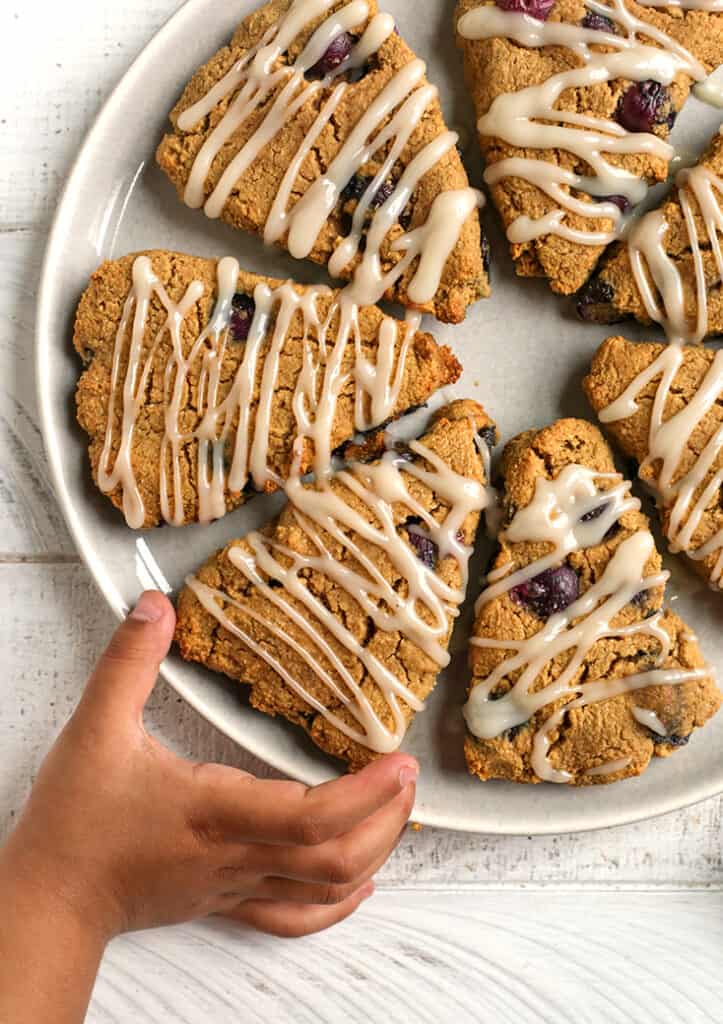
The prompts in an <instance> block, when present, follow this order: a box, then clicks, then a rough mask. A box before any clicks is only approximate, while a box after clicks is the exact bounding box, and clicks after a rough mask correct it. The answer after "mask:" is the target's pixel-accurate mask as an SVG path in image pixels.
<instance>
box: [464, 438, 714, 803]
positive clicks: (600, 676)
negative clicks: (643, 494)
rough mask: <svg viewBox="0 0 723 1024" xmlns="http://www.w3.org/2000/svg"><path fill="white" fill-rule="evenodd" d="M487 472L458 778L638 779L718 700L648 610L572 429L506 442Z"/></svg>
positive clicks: (639, 537)
mask: <svg viewBox="0 0 723 1024" xmlns="http://www.w3.org/2000/svg"><path fill="white" fill-rule="evenodd" d="M502 475H503V479H504V496H503V510H504V515H505V518H504V522H503V526H502V530H501V532H500V535H499V548H498V551H497V554H496V557H495V558H494V561H493V563H492V567H491V571H490V572H489V574H488V577H487V587H486V589H485V590H484V591H483V593H482V595H481V596H480V599H479V602H478V606H477V618H476V622H475V627H474V636H473V639H472V641H471V644H472V646H471V649H470V665H471V670H472V681H471V685H470V692H469V699H468V703H467V705H466V707H465V718H466V721H467V726H468V735H467V739H466V743H465V754H466V759H467V765H468V767H469V770H470V772H471V773H473V774H475V775H477V776H478V777H479V778H480V779H483V780H486V779H507V780H510V781H512V782H526V783H535V782H541V781H547V782H558V783H567V784H570V785H594V784H600V783H605V782H614V781H617V780H619V779H624V778H627V777H629V776H633V775H639V774H640V773H641V772H642V771H644V769H645V768H646V767H647V766H648V764H649V762H650V760H651V758H652V757H653V756H654V755H658V756H667V755H668V754H670V753H672V752H673V751H674V750H676V749H677V748H678V747H680V746H682V745H683V744H685V743H687V742H688V739H689V738H690V735H691V733H692V732H693V730H694V729H696V728H698V727H700V726H702V725H703V724H704V723H705V722H706V721H707V720H708V719H709V718H710V717H711V715H713V714H714V713H715V712H716V711H717V709H718V707H719V705H720V702H721V695H720V693H719V692H718V689H717V687H716V685H715V682H714V680H713V676H712V672H711V670H710V668H709V667H708V666H706V664H705V661H704V659H703V656H702V654H701V652H700V650H699V648H698V644H697V642H696V639H695V637H694V635H693V634H692V633H691V631H690V630H689V628H688V627H687V626H686V625H685V623H684V622H682V621H681V619H680V618H678V616H677V615H674V614H673V613H672V612H671V611H669V610H666V609H664V608H663V596H664V589H665V582H666V579H667V573H664V572H662V571H661V560H660V556H659V554H658V552H657V551H656V549H655V543H654V541H653V538H652V535H651V533H650V530H649V528H648V521H647V519H646V517H645V516H644V515H643V514H642V513H641V511H640V503H639V502H638V500H637V499H635V498H633V497H631V495H630V493H629V487H630V485H629V484H628V483H627V482H626V481H624V480H623V479H622V477H621V476H620V475H619V474H617V473H616V472H615V466H614V463H613V459H612V454H611V452H610V449H609V447H608V445H607V444H606V442H605V440H604V439H603V437H602V435H601V433H600V431H599V430H598V429H597V428H596V427H594V426H592V425H591V424H589V423H587V422H585V421H584V420H560V421H558V422H557V423H554V424H553V425H552V426H550V427H546V428H545V429H543V430H539V431H529V432H527V433H525V434H521V435H520V436H519V437H517V438H515V439H514V440H513V441H511V442H510V443H509V444H508V445H507V447H506V449H505V452H504V455H503V459H502Z"/></svg>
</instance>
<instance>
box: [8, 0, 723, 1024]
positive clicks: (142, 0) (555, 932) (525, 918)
mask: <svg viewBox="0 0 723 1024" xmlns="http://www.w3.org/2000/svg"><path fill="white" fill-rule="evenodd" d="M417 2H418V3H419V0H417ZM410 3H411V0H410ZM177 4H178V0H113V2H111V0H68V2H66V3H65V4H60V3H53V2H50V0H41V2H40V3H35V4H25V3H21V0H3V2H2V5H0V33H1V35H0V38H1V40H2V42H1V43H0V46H1V47H2V53H3V56H2V60H0V452H1V454H0V650H2V652H3V659H4V664H3V672H2V679H3V693H2V702H1V703H0V756H1V758H2V762H1V763H2V767H1V768H0V836H2V835H3V834H5V833H6V832H7V831H8V830H9V829H10V828H12V825H13V820H14V818H15V816H16V815H17V813H18V810H19V808H20V807H21V805H22V802H23V799H24V797H25V794H26V793H27V790H28V788H29V786H30V784H31V782H32V780H33V777H34V773H35V771H36V769H37V766H38V764H39V762H40V760H41V758H42V756H43V754H44V752H45V751H46V750H47V748H48V746H49V744H50V743H51V741H52V739H53V736H54V735H55V733H56V731H57V729H58V727H59V726H60V724H61V723H62V722H63V720H64V719H65V717H66V715H67V713H68V711H69V710H70V709H71V707H72V706H73V704H74V702H75V701H76V699H77V697H78V694H79V692H80V689H81V687H82V684H83V682H84V680H85V677H86V673H87V671H88V669H89V667H90V665H91V664H92V662H93V660H94V658H95V657H96V655H97V653H98V652H99V650H100V648H101V646H102V644H103V643H104V641H105V639H106V637H107V636H108V634H109V632H110V631H111V629H112V628H113V625H114V623H113V619H112V617H111V614H110V612H109V611H107V610H106V609H105V607H104V606H103V603H102V601H101V600H100V599H99V597H98V594H97V592H96V591H95V588H94V585H93V583H92V582H91V579H90V577H89V574H88V573H87V572H86V570H85V568H84V567H83V566H82V565H81V564H80V562H79V559H78V557H77V556H76V554H75V552H74V549H73V545H72V543H71V541H70V539H69V537H68V534H67V532H66V530H65V528H64V525H63V522H62V519H61V516H60V514H59V512H58V510H57V508H56V505H55V502H54V498H53V495H52V489H51V486H50V483H49V480H48V472H47V467H46V464H45V460H44V456H43V448H42V441H41V437H40V434H39V431H38V427H37V414H36V403H35V396H34V380H33V352H32V346H33V318H34V305H35V293H36V282H37V277H38V271H39V266H40V262H41V259H42V254H43V248H44V245H45V239H46V233H47V230H48V226H49V222H50V219H51V217H52V213H53V209H54V206H55V203H56V201H57V198H58V194H59V191H60V189H61V187H62V184H63V180H64V176H65V174H66V173H67V170H68V167H69V165H70V162H71V160H72V158H73V156H74V154H75V152H76V151H77V149H78V146H79V144H80V142H81V140H82V138H83V136H84V134H85V132H86V130H87V128H88V126H89V124H90V122H91V120H92V118H93V116H94V115H95V113H96V112H97V110H98V109H99V107H100V105H101V104H102V102H103V100H104V98H105V97H106V95H107V94H108V92H109V91H110V89H111V88H112V86H113V85H114V84H115V82H116V81H117V80H118V78H119V77H120V76H121V74H122V73H123V71H124V70H125V68H126V67H127V65H128V63H129V62H130V60H131V59H132V58H133V57H134V56H135V54H136V53H137V52H138V50H139V49H140V48H141V46H142V45H143V44H144V43H145V42H146V41H147V40H148V39H149V38H150V37H151V36H152V35H153V33H154V32H155V31H156V29H157V28H158V27H159V26H160V25H161V24H162V23H163V22H164V21H165V20H166V18H167V17H168V16H169V15H170V14H171V13H172V11H173V10H174V9H175V7H176V6H177ZM450 7H451V4H450ZM149 720H150V723H151V724H152V727H153V729H154V730H155V731H156V732H157V733H158V734H159V735H160V736H161V737H162V738H163V739H164V741H165V742H167V743H168V744H169V746H171V747H172V748H173V749H175V750H177V751H179V752H180V753H183V754H186V755H188V756H191V757H193V758H196V759H201V760H214V759H215V760H223V761H226V762H228V763H231V764H236V765H239V766H243V767H244V768H247V769H250V770H253V771H257V772H260V773H265V774H266V773H268V771H269V770H268V769H267V768H265V766H263V765H261V764H259V763H258V762H255V761H253V759H252V758H250V757H249V756H248V755H245V754H244V752H243V751H242V750H239V749H238V748H237V747H235V746H233V745H232V744H231V743H229V742H228V741H227V740H226V739H225V738H224V737H223V736H221V735H220V734H219V733H218V732H216V731H215V730H214V729H213V728H211V726H209V725H208V724H207V723H206V722H205V721H203V720H202V719H201V718H199V717H198V716H197V715H196V714H195V713H194V712H193V711H191V710H190V709H189V708H188V707H187V706H186V705H185V704H183V703H182V702H181V701H180V699H179V698H177V697H176V696H175V694H174V693H173V692H171V691H170V690H169V689H168V688H167V687H165V686H163V685H159V686H158V687H157V689H156V692H155V694H154V696H153V699H152V703H151V707H150V714H149ZM480 799H482V800H483V799H484V791H483V790H480ZM722 807H723V802H721V800H720V799H719V800H712V801H709V802H708V803H706V804H703V805H700V806H697V807H694V808H691V809H690V810H688V811H682V812H680V813H677V814H671V815H669V816H667V817H665V818H662V819H658V820H656V821H652V822H649V823H643V824H639V825H635V826H631V827H628V828H619V829H612V830H608V831H605V832H597V833H591V834H586V835H577V836H561V837H559V838H558V837H552V838H544V839H528V838H510V839H507V838H497V837H485V836H466V835H457V834H454V833H448V832H442V831H435V830H430V829H424V830H422V831H421V832H413V831H411V830H409V832H408V834H407V835H406V836H405V838H404V839H403V841H402V843H401V845H400V846H399V848H398V850H397V851H396V853H395V855H394V856H393V857H392V859H391V860H390V861H389V863H388V864H387V865H386V866H385V867H384V868H383V870H382V871H381V872H380V875H379V877H378V883H379V891H378V894H377V895H376V896H375V897H374V898H373V899H372V900H371V901H369V902H368V903H367V904H366V905H365V906H364V908H363V909H362V910H361V911H360V912H359V913H358V914H357V915H356V916H355V917H354V918H353V919H352V920H351V921H349V922H348V923H346V924H344V925H342V926H340V927H339V928H338V929H336V930H333V931H331V932H329V933H327V934H324V935H321V936H316V937H313V938H311V939H306V940H303V941H299V942H279V941H276V940H271V939H267V938H259V937H257V936H255V935H252V934H249V933H244V932H239V931H238V930H236V929H232V928H230V927H226V926H225V925H222V924H219V923H210V924H207V923H201V924H195V925H192V926H186V927H182V928H176V929H171V930H164V931H158V932H149V933H143V934H138V935H133V936H127V937H125V938H123V939H120V940H118V941H117V942H115V943H114V944H113V945H112V947H111V949H110V950H109V952H108V955H107V957H106V961H105V963H104V966H103V969H102V971H101V975H100V978H99V981H98V984H97V987H96V994H95V998H94V1002H93V1006H92V1009H91V1011H90V1015H89V1020H90V1021H92V1022H94V1024H95V1022H98V1024H100V1022H106V1021H113V1022H119V1024H130V1022H133V1024H139V1022H141V1021H152V1022H156V1021H157V1022H164V1024H165V1022H175V1021H179V1022H189V1024H196V1022H200V1021H204V1022H205V1021H213V1022H214V1024H226V1022H232V1021H264V1022H273V1024H282V1022H287V1021H288V1022H294V1024H302V1022H305V1021H315V1022H319V1021H321V1022H324V1024H329V1022H331V1024H337V1022H342V1021H345V1022H346V1021H350V1022H356V1021H365V1022H366V1021H370V1020H371V1021H374V1022H375V1024H376V1022H377V1021H387V1020H390V1021H393V1022H403V1021H415V1022H422V1021H430V1022H434V1024H447V1022H450V1021H454V1022H455V1024H457V1022H459V1024H461V1022H463V1021H464V1022H467V1021H484V1022H487V1021H490V1022H506V1021H512V1020H515V1021H520V1022H528V1021H529V1022H531V1021H550V1022H559V1021H575V1022H576V1024H584V1022H605V1024H607V1022H630V1021H633V1022H636V1024H638V1022H645V1021H653V1020H655V1021H657V1022H670V1024H672V1022H685V1024H697V1022H699V1021H701V1022H702V1021H715V1022H721V1021H723V972H721V967H720V965H721V950H722V949H723V856H722V853H721V808H722ZM0 926H1V925H0ZM7 1024H10V1022H7ZM39 1024H45V1022H39ZM48 1024H51V1022H48Z"/></svg>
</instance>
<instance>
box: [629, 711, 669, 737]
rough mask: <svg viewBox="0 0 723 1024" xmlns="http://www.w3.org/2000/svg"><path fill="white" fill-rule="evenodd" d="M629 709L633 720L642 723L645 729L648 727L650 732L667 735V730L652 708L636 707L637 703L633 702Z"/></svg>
mask: <svg viewBox="0 0 723 1024" xmlns="http://www.w3.org/2000/svg"><path fill="white" fill-rule="evenodd" d="M630 710H631V711H632V713H633V718H634V719H635V721H636V722H640V724H641V725H644V726H645V728H646V729H650V731H651V732H654V733H657V735H658V736H667V735H668V730H667V729H666V728H665V726H664V725H663V723H662V722H661V721H660V719H659V718H658V716H657V715H656V713H655V712H654V711H653V710H652V708H641V707H638V705H637V704H633V706H632V707H631V709H630Z"/></svg>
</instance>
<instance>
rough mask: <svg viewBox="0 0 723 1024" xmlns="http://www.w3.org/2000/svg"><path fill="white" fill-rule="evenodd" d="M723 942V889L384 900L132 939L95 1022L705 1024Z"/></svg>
mask: <svg viewBox="0 0 723 1024" xmlns="http://www.w3.org/2000/svg"><path fill="white" fill-rule="evenodd" d="M722 942H723V893H715V894H695V895H682V894H678V895H674V896H667V897H665V896H658V895H653V894H634V895H630V894H625V895H624V896H623V895H618V896H614V895H608V896H607V897H606V898H605V899H604V900H603V898H602V896H601V894H600V893H584V894H580V893H576V894H574V895H550V894H547V895H539V894H538V895H537V896H536V898H535V899H534V902H533V901H532V900H531V899H530V894H528V893H508V892H486V893H479V892H475V893H469V892H464V893H459V892H453V893H445V894H440V893H429V892H415V893H406V894H405V893H391V892H380V893H377V894H376V895H375V896H374V897H373V898H372V899H371V900H370V901H369V903H367V904H366V905H365V906H364V907H363V908H362V909H361V910H360V911H359V913H358V915H357V916H356V917H354V918H353V919H352V920H351V921H349V922H347V923H345V924H343V925H341V926H339V927H338V928H336V929H334V930H333V931H332V932H327V933H326V934H322V935H318V936H314V937H312V938H310V939H304V940H302V941H300V942H285V943H279V942H278V941H274V940H273V939H269V938H266V937H263V936H257V935H253V934H251V933H249V932H245V931H240V930H237V929H235V928H233V927H231V926H230V925H228V924H227V923H225V922H221V921H218V922H213V923H204V924H198V925H193V926H186V927H183V928H175V929H171V930H168V931H164V932H146V933H140V934H137V935H133V936H127V937H125V938H123V939H121V940H119V941H118V942H116V943H113V944H112V946H111V948H110V950H109V951H108V954H107V956H106V960H105V963H104V965H103V968H102V970H101V974H100V978H99V980H98V983H97V986H96V990H95V997H94V1000H93V1004H92V1008H91V1012H90V1014H89V1022H90V1024H109V1022H119V1021H123V1022H124V1021H137V1020H140V1019H142V1020H143V1021H144V1022H147V1024H161V1022H163V1024H166V1022H168V1021H177V1022H178V1024H195V1022H197V1021H201V1020H212V1021H213V1022H214V1024H236V1022H237V1021H240V1020H243V1021H244V1024H247V1022H248V1024H252V1022H259V1024H261V1022H264V1024H266V1022H269V1021H272V1022H273V1024H307V1022H308V1024H340V1022H341V1021H344V1022H348V1024H368V1022H369V1021H375V1022H376V1021H392V1022H394V1024H449V1022H451V1021H455V1022H457V1024H472V1022H474V1024H480V1022H484V1024H487V1022H489V1024H513V1022H514V1024H542V1022H544V1024H568V1022H570V1021H575V1022H576V1024H631V1022H634V1024H653V1022H655V1024H680V1022H681V1021H685V1024H704V1022H718V1021H720V1019H721V1016H720V1005H721V999H722V998H723V978H722V977H721V972H720V953H719V951H720V948H721V943H722ZM141 963H142V964H143V966H144V969H143V971H142V972H139V969H138V966H139V964H141Z"/></svg>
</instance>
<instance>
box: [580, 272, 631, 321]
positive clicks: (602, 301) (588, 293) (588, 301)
mask: <svg viewBox="0 0 723 1024" xmlns="http://www.w3.org/2000/svg"><path fill="white" fill-rule="evenodd" d="M614 298H615V292H614V291H613V287H612V285H611V284H608V282H607V281H603V280H602V278H600V277H593V278H591V279H590V280H589V281H588V282H587V284H586V285H584V286H583V287H582V288H581V289H580V291H579V292H578V293H577V303H576V306H575V308H576V309H577V315H578V316H579V317H580V319H581V320H585V321H586V322H587V323H591V324H616V323H619V322H620V321H621V320H625V319H626V318H625V317H624V316H622V315H621V314H620V313H618V311H617V310H616V309H615V307H614V306H613V299H614Z"/></svg>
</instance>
